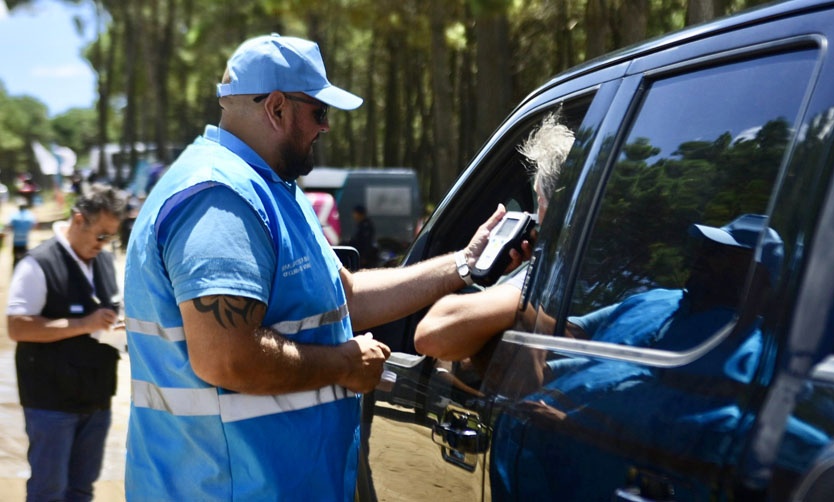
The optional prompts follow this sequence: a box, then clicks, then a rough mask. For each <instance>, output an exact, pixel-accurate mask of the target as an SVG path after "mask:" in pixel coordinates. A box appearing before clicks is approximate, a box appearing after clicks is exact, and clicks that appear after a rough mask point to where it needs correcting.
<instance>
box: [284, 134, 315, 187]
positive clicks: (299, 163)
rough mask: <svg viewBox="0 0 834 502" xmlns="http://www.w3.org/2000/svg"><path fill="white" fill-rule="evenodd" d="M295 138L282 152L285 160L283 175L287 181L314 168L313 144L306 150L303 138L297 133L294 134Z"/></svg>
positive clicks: (308, 172)
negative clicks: (303, 145)
mask: <svg viewBox="0 0 834 502" xmlns="http://www.w3.org/2000/svg"><path fill="white" fill-rule="evenodd" d="M293 140H294V141H291V142H290V143H289V144H288V145H286V146H285V147H284V149H283V151H282V152H281V156H282V158H283V161H284V169H283V172H282V173H281V177H282V178H284V180H286V181H293V180H296V179H298V177H299V176H304V175H306V174H310V171H312V170H313V148H312V146H311V147H310V148H308V149H307V150H306V151H304V150H303V148H302V146H301V145H302V142H301V139H300V138H299V137H297V135H294V136H293Z"/></svg>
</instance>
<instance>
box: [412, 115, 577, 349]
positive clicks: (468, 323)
mask: <svg viewBox="0 0 834 502" xmlns="http://www.w3.org/2000/svg"><path fill="white" fill-rule="evenodd" d="M573 140H574V135H573V132H572V131H571V130H570V129H569V128H568V127H566V126H565V125H563V124H561V123H560V122H559V115H558V113H550V114H548V115H547V116H546V117H545V118H544V119H543V120H542V123H541V124H540V126H539V127H538V128H536V129H535V130H534V131H533V132H532V133H530V135H529V136H528V137H527V139H526V140H525V141H524V142H523V143H522V144H521V145H520V146H519V152H521V154H522V155H523V156H524V157H525V158H526V159H527V161H528V162H529V168H530V170H531V172H532V173H533V180H534V181H533V188H534V190H535V191H536V197H537V206H538V210H537V213H538V221H539V222H541V221H542V218H544V214H545V212H546V211H547V204H548V201H549V199H550V196H551V195H552V194H553V193H554V192H556V190H557V189H558V187H559V175H560V174H561V171H562V165H563V164H564V162H565V159H566V158H567V156H568V152H570V149H571V146H573ZM527 246H528V253H529V244H528V245H527ZM512 253H517V251H515V250H513V251H512ZM526 269H527V267H526V266H522V267H518V268H517V269H515V273H514V274H513V275H512V276H509V277H507V278H505V279H503V280H502V281H499V282H498V283H497V284H496V285H494V286H492V287H489V288H487V289H484V290H482V291H479V292H476V293H469V294H451V295H447V296H445V297H443V298H441V299H440V300H439V301H438V302H437V303H435V304H434V305H433V306H432V307H431V308H430V309H429V311H428V312H427V313H426V315H425V317H423V319H422V320H421V321H420V323H419V324H418V325H417V330H416V332H415V334H414V347H415V349H416V350H417V352H419V353H421V354H424V355H427V356H431V357H436V358H438V359H443V360H447V361H460V360H462V359H465V358H467V357H470V356H472V355H474V354H476V353H477V352H478V351H479V350H480V349H481V348H482V347H483V346H484V345H485V344H486V343H487V342H488V341H489V340H490V339H491V338H492V337H493V336H495V335H496V334H499V333H502V332H503V331H505V330H507V329H509V328H511V327H512V325H513V323H514V322H515V315H516V311H517V310H518V303H519V300H520V299H521V288H522V286H523V284H524V276H525V272H526Z"/></svg>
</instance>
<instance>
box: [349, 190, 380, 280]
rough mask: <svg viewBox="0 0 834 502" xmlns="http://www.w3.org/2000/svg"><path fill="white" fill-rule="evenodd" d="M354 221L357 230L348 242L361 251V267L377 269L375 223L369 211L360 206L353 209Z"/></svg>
mask: <svg viewBox="0 0 834 502" xmlns="http://www.w3.org/2000/svg"><path fill="white" fill-rule="evenodd" d="M353 221H354V222H355V223H356V229H355V230H354V231H353V236H351V238H350V241H349V242H348V245H349V246H353V247H355V248H356V250H357V251H359V265H360V266H361V267H362V268H370V267H375V266H376V265H377V261H378V259H377V257H378V256H377V253H378V249H377V246H376V230H375V229H374V222H373V221H371V219H370V218H369V217H368V210H367V209H366V208H365V206H363V205H361V204H359V205H357V206H356V207H354V208H353Z"/></svg>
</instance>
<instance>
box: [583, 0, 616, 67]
mask: <svg viewBox="0 0 834 502" xmlns="http://www.w3.org/2000/svg"><path fill="white" fill-rule="evenodd" d="M610 26H611V24H610V19H609V16H608V0H588V3H587V4H586V6H585V59H592V58H595V57H597V56H600V55H602V54H605V53H606V52H607V51H608V39H609V38H610V34H611V28H610Z"/></svg>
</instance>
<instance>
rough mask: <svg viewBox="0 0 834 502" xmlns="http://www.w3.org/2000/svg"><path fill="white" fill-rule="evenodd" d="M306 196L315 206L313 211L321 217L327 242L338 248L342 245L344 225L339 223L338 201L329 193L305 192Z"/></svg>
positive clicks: (320, 220)
mask: <svg viewBox="0 0 834 502" xmlns="http://www.w3.org/2000/svg"><path fill="white" fill-rule="evenodd" d="M304 195H306V196H307V199H308V200H309V201H310V204H312V205H313V210H314V211H315V212H316V216H318V217H319V223H320V224H321V229H322V231H324V236H325V237H327V242H329V243H330V245H331V246H337V245H339V244H340V243H341V231H342V224H341V222H340V221H339V208H338V207H336V199H334V198H333V196H332V195H330V194H329V193H327V192H310V191H305V192H304Z"/></svg>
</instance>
